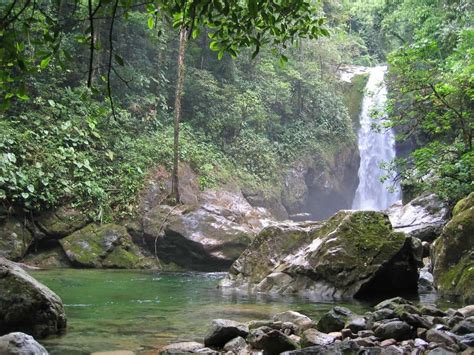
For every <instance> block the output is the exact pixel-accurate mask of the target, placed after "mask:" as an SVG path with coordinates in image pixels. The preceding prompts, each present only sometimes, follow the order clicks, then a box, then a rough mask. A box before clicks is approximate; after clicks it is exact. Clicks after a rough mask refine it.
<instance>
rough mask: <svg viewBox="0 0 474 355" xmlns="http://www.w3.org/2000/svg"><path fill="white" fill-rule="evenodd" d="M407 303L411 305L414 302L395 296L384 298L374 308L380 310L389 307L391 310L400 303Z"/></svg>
mask: <svg viewBox="0 0 474 355" xmlns="http://www.w3.org/2000/svg"><path fill="white" fill-rule="evenodd" d="M405 304H409V305H411V304H412V303H411V302H409V301H407V300H406V299H404V298H402V297H394V298H389V299H388V300H384V301H382V302H380V303H378V304H377V305H375V306H374V309H375V310H376V311H379V310H382V309H385V308H388V309H390V310H395V309H396V308H397V307H399V306H400V305H405Z"/></svg>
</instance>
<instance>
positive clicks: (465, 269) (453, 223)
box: [431, 192, 474, 303]
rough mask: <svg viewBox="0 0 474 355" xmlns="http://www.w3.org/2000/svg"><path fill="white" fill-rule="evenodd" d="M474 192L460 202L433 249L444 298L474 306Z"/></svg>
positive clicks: (435, 276) (437, 283) (433, 261)
mask: <svg viewBox="0 0 474 355" xmlns="http://www.w3.org/2000/svg"><path fill="white" fill-rule="evenodd" d="M473 236H474V192H473V193H471V194H470V195H469V196H468V197H466V198H465V199H463V200H461V201H459V202H458V203H457V204H456V206H455V207H454V210H453V218H452V219H451V220H450V221H449V222H448V224H447V225H446V226H445V227H444V229H443V233H442V234H441V236H440V238H438V239H437V240H436V242H435V244H434V245H433V248H432V254H431V259H432V265H433V276H434V282H435V285H436V287H437V288H438V291H439V292H440V293H441V295H444V296H448V297H453V296H454V297H457V298H459V299H460V300H461V301H462V302H465V303H473V302H474V237H473Z"/></svg>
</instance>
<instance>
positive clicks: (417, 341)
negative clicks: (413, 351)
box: [415, 338, 428, 348]
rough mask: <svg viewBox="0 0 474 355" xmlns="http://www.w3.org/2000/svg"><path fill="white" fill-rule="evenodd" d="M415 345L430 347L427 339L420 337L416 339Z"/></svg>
mask: <svg viewBox="0 0 474 355" xmlns="http://www.w3.org/2000/svg"><path fill="white" fill-rule="evenodd" d="M415 346H416V347H417V348H420V347H421V348H427V347H428V343H427V342H426V341H424V340H423V339H420V338H416V339H415Z"/></svg>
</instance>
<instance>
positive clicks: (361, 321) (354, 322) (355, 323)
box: [347, 317, 367, 333]
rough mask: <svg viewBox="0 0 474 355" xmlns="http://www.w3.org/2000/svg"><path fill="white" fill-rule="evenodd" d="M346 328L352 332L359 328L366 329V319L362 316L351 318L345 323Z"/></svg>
mask: <svg viewBox="0 0 474 355" xmlns="http://www.w3.org/2000/svg"><path fill="white" fill-rule="evenodd" d="M347 328H349V329H350V330H351V331H352V332H353V333H358V332H359V331H361V330H366V329H367V320H366V319H365V318H363V317H355V318H352V319H351V320H350V321H349V324H348V325H347Z"/></svg>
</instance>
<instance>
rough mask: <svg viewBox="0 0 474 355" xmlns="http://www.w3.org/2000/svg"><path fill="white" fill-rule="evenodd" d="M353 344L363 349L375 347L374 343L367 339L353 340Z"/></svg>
mask: <svg viewBox="0 0 474 355" xmlns="http://www.w3.org/2000/svg"><path fill="white" fill-rule="evenodd" d="M354 342H355V343H356V344H357V345H359V346H362V347H364V348H366V347H371V346H375V343H374V342H373V341H372V340H370V339H369V338H355V339H354Z"/></svg>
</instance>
